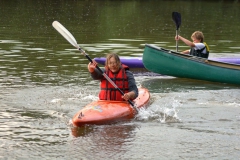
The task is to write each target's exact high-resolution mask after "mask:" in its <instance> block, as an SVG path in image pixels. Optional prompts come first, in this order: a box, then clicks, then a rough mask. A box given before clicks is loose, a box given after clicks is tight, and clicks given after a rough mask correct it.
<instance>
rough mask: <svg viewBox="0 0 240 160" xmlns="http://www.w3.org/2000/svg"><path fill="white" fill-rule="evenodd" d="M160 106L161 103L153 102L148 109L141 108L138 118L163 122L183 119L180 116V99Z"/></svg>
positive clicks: (174, 121)
mask: <svg viewBox="0 0 240 160" xmlns="http://www.w3.org/2000/svg"><path fill="white" fill-rule="evenodd" d="M165 105H166V106H163V107H159V104H152V105H150V106H149V108H148V109H140V111H139V114H138V115H137V116H136V119H137V120H139V121H157V122H161V123H178V122H180V121H181V119H180V118H179V117H178V114H177V113H178V112H179V111H178V109H177V108H178V107H179V106H181V104H180V103H179V101H177V100H174V101H172V103H171V104H170V103H167V104H165Z"/></svg>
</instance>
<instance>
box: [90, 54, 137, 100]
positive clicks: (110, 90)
mask: <svg viewBox="0 0 240 160" xmlns="http://www.w3.org/2000/svg"><path fill="white" fill-rule="evenodd" d="M92 61H93V62H92V63H91V62H90V63H89V64H88V71H89V72H90V73H91V76H92V78H93V79H95V80H100V81H101V84H100V86H101V90H100V93H99V99H100V100H115V101H124V100H133V99H135V98H136V97H137V96H138V88H137V86H136V82H135V79H134V76H133V74H132V72H131V71H129V68H128V66H126V65H123V64H121V61H120V58H119V56H118V55H117V54H115V53H111V54H108V55H107V57H106V62H105V68H104V69H102V71H103V73H105V74H106V75H107V76H108V77H109V78H110V79H111V80H112V81H113V82H114V83H115V84H116V85H117V86H118V88H119V89H121V90H122V91H123V93H124V95H122V94H121V93H120V92H119V91H118V90H117V89H116V88H115V87H114V86H112V84H111V83H109V82H108V80H106V79H105V77H104V76H103V74H102V73H101V72H99V71H98V70H97V69H96V66H97V62H96V61H95V60H92Z"/></svg>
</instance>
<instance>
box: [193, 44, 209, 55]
mask: <svg viewBox="0 0 240 160" xmlns="http://www.w3.org/2000/svg"><path fill="white" fill-rule="evenodd" d="M203 44H204V45H205V47H203V48H202V49H198V50H195V49H194V48H191V50H190V53H189V54H190V55H193V56H197V57H203V58H208V56H209V47H208V45H207V43H205V42H203ZM205 48H206V53H203V51H204V49H205Z"/></svg>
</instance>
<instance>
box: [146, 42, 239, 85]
mask: <svg viewBox="0 0 240 160" xmlns="http://www.w3.org/2000/svg"><path fill="white" fill-rule="evenodd" d="M143 64H144V66H145V68H146V69H147V70H149V71H151V72H155V73H160V74H164V75H169V76H174V77H182V78H191V79H199V80H207V81H213V82H221V83H231V84H238V85H240V65H238V64H231V63H224V62H219V61H214V60H209V59H206V58H201V57H196V56H191V55H186V54H181V53H178V52H174V51H171V50H167V49H163V48H160V47H157V46H154V45H148V44H146V45H145V49H144V53H143Z"/></svg>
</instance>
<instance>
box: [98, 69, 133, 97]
mask: <svg viewBox="0 0 240 160" xmlns="http://www.w3.org/2000/svg"><path fill="white" fill-rule="evenodd" d="M126 69H129V68H128V66H126V65H122V66H121V68H120V70H119V71H118V73H113V72H111V71H110V70H109V69H106V70H105V74H106V75H107V76H108V77H109V78H110V79H111V80H112V81H113V82H114V83H115V84H116V85H117V86H118V88H119V89H120V90H122V91H123V93H127V92H128V78H127V75H126V72H125V70H126ZM100 86H101V91H100V93H99V99H100V100H113V101H124V99H123V98H122V94H121V93H120V92H119V91H118V90H117V89H116V88H115V87H114V86H113V85H112V84H111V83H110V82H108V80H106V79H105V78H103V79H102V80H101V84H100Z"/></svg>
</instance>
